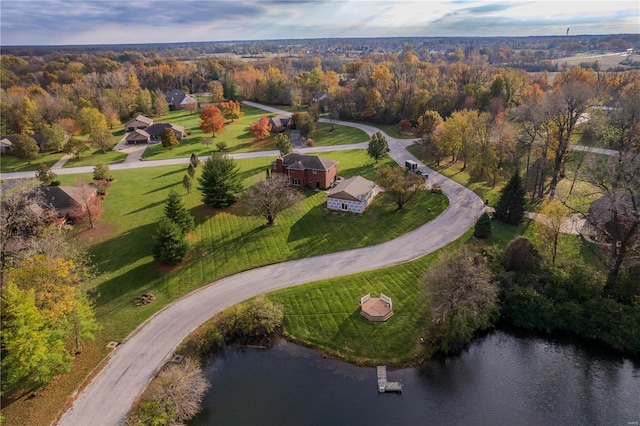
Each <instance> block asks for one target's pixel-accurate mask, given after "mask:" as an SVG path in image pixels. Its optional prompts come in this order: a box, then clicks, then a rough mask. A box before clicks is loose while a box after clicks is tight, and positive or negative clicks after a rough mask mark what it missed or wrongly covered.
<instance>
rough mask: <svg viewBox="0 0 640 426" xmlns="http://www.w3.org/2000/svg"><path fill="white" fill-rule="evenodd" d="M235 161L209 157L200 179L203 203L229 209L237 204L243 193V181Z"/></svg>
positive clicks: (222, 157) (220, 157)
mask: <svg viewBox="0 0 640 426" xmlns="http://www.w3.org/2000/svg"><path fill="white" fill-rule="evenodd" d="M238 173H239V169H238V166H237V165H236V163H235V161H234V160H233V159H231V158H228V157H225V156H213V157H209V158H208V159H207V161H205V162H204V165H203V166H202V175H201V176H200V177H199V178H198V182H199V183H200V186H199V187H198V189H199V190H200V191H202V201H203V202H204V203H205V204H208V205H210V206H213V207H227V206H230V205H231V204H233V203H235V202H236V200H237V199H238V195H239V194H240V193H241V192H242V181H241V180H240V176H239V175H238Z"/></svg>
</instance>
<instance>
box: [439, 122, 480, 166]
mask: <svg viewBox="0 0 640 426" xmlns="http://www.w3.org/2000/svg"><path fill="white" fill-rule="evenodd" d="M474 116H477V112H476V111H470V110H464V111H456V112H454V113H453V114H451V116H450V117H449V118H447V120H445V122H444V123H443V124H442V130H441V131H440V132H438V134H437V135H435V136H434V143H435V145H436V147H437V149H438V150H439V151H440V152H442V153H443V154H445V153H447V154H450V155H451V161H452V162H455V161H456V160H458V157H462V160H463V161H464V163H463V165H462V169H463V170H464V169H466V167H467V160H468V155H467V153H468V150H469V147H470V146H471V141H472V138H473V134H474V132H473V123H472V120H473V117H474Z"/></svg>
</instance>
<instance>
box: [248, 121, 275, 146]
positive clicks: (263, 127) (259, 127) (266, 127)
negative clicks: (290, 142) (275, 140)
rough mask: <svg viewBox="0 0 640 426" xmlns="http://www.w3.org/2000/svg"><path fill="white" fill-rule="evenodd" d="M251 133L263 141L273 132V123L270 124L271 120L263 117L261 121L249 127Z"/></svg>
mask: <svg viewBox="0 0 640 426" xmlns="http://www.w3.org/2000/svg"><path fill="white" fill-rule="evenodd" d="M249 131H250V132H251V134H252V135H254V136H255V137H256V138H258V140H260V141H261V140H262V139H264V138H266V137H267V136H269V132H271V123H269V119H268V118H267V117H262V118H261V119H260V120H258V121H256V122H255V123H253V124H252V125H251V126H249Z"/></svg>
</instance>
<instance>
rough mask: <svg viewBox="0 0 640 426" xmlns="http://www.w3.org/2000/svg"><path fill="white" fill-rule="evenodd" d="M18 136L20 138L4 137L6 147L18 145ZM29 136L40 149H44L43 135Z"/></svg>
mask: <svg viewBox="0 0 640 426" xmlns="http://www.w3.org/2000/svg"><path fill="white" fill-rule="evenodd" d="M16 136H18V135H7V136H3V137H2V143H4V144H6V145H13V144H15V143H16ZM27 136H29V137H30V138H31V139H33V140H34V141H36V144H38V147H39V148H40V149H42V144H43V143H44V136H42V133H34V134H31V135H27Z"/></svg>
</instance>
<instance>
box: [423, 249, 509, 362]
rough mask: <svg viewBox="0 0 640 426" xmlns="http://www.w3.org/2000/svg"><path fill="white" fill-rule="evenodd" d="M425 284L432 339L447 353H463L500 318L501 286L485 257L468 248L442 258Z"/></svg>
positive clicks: (430, 271) (426, 278) (439, 348)
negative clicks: (499, 286) (494, 277)
mask: <svg viewBox="0 0 640 426" xmlns="http://www.w3.org/2000/svg"><path fill="white" fill-rule="evenodd" d="M422 285H423V286H424V287H425V289H426V292H427V294H428V295H429V313H430V316H431V327H430V328H429V340H431V341H432V342H433V344H434V345H435V347H436V348H437V349H438V350H440V351H442V352H444V353H450V352H455V351H458V350H460V349H461V348H463V347H464V345H466V344H467V343H469V342H470V341H471V339H472V338H473V335H474V333H475V332H476V331H478V330H483V329H487V328H489V327H490V326H491V325H492V324H493V322H494V321H495V320H496V319H497V318H498V314H499V310H498V285H497V284H496V283H495V282H494V281H493V279H492V274H491V271H490V269H489V267H488V266H487V264H486V261H485V260H484V258H483V257H482V256H481V255H480V254H477V253H474V252H472V251H471V250H470V249H469V248H467V247H462V248H460V249H458V250H456V251H452V252H449V253H446V254H444V255H442V256H441V257H440V258H439V259H438V260H437V261H436V262H434V264H432V265H431V266H430V267H429V269H428V270H427V272H426V274H425V276H424V277H423V278H422Z"/></svg>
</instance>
